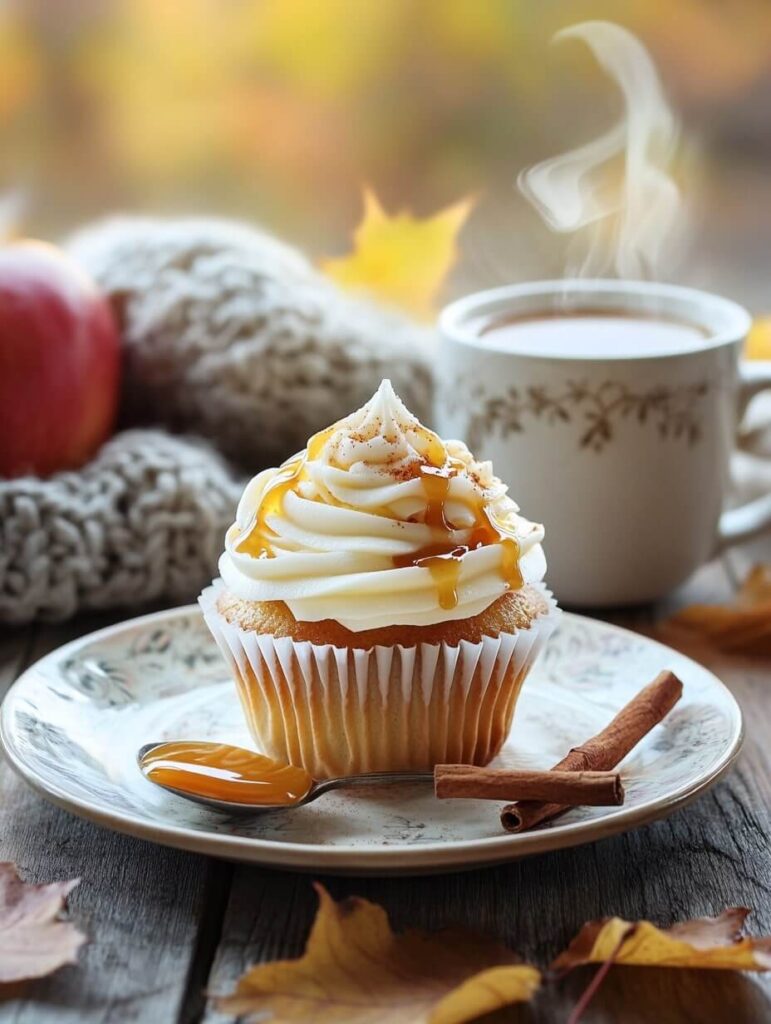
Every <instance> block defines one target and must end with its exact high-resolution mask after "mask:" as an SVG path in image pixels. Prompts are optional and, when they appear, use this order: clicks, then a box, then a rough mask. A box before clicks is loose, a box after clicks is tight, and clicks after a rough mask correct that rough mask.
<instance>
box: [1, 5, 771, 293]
mask: <svg viewBox="0 0 771 1024" xmlns="http://www.w3.org/2000/svg"><path fill="white" fill-rule="evenodd" d="M603 17H608V18H611V19H613V20H615V21H617V22H619V23H620V24H623V25H625V26H626V27H628V28H630V29H631V30H632V31H634V32H635V33H637V34H638V35H639V36H640V37H641V39H642V40H643V42H644V43H645V44H646V45H647V47H648V48H649V49H650V51H651V53H652V55H653V57H654V60H655V61H656V63H657V65H658V67H659V70H660V73H661V76H662V80H663V82H664V84H665V87H666V89H667V92H668V95H669V97H670V99H671V101H672V104H673V106H674V107H675V109H676V110H678V111H679V113H680V115H681V116H682V119H683V128H684V140H685V145H684V147H683V150H682V156H681V160H680V166H679V173H680V178H681V182H682V183H683V186H684V191H685V194H686V198H687V199H688V202H689V205H690V207H691V209H692V211H693V213H694V215H695V216H694V223H695V225H696V227H695V236H694V239H693V241H692V245H691V249H690V255H689V258H688V259H686V260H685V261H684V262H683V263H682V264H681V266H680V268H679V270H677V271H676V272H675V273H674V274H673V275H672V276H674V277H676V278H677V279H679V280H685V281H690V282H693V283H698V284H701V285H704V286H707V287H712V288H714V289H716V290H718V291H722V292H724V293H727V294H729V295H732V296H733V297H735V298H737V299H739V300H741V301H744V302H746V303H748V304H749V305H750V306H751V307H752V308H753V309H755V310H756V311H761V310H763V311H766V310H768V309H771V274H769V271H770V270H771V265H770V264H771V261H770V260H769V256H768V252H769V238H771V131H770V130H769V129H770V128H771V5H769V3H768V0H734V2H732V3H731V4H727V3H719V2H717V0H712V2H710V0H678V2H677V3H676V4H672V3H671V2H667V3H665V2H664V0H628V2H624V3H620V2H618V0H616V2H613V3H603V2H598V0H595V2H591V3H587V2H579V0H550V2H543V3H533V2H532V0H484V2H482V3H480V2H478V0H420V2H416V0H387V2H383V0H323V2H319V0H55V2H54V0H5V2H4V3H3V4H2V5H0V78H1V79H2V88H1V89H0V123H1V124H2V135H1V136H0V138H1V140H2V145H0V192H4V193H6V194H8V193H10V192H11V191H12V190H15V189H21V190H22V192H23V195H24V203H25V205H24V211H25V212H24V214H23V218H22V222H23V226H24V229H25V231H26V232H27V233H31V234H36V235H41V236H44V237H50V238H56V237H58V236H61V235H62V234H64V233H66V232H67V231H69V230H71V229H73V228H74V227H76V226H78V225H79V224H81V223H82V222H84V221H86V220H89V219H92V218H94V217H97V216H99V215H101V214H104V213H106V212H112V211H114V210H124V211H125V210H129V211H140V210H141V211H145V212H146V211H149V212H164V213H179V212H207V213H210V212H211V213H218V214H222V215H226V216H237V217H242V218H246V219H248V220H251V221H258V222H261V223H262V224H263V225H264V226H265V227H267V228H268V229H269V230H272V231H274V232H276V233H277V234H279V235H281V236H283V237H285V238H287V239H288V240H290V241H292V242H295V243H296V244H298V245H301V246H302V247H303V248H305V249H306V250H307V251H308V252H309V253H311V254H312V255H313V256H315V257H322V256H334V255H336V254H338V253H341V252H344V251H346V250H347V249H348V247H349V239H350V235H351V232H352V229H353V227H354V226H355V224H356V222H357V221H358V220H359V218H360V216H361V205H362V186H363V185H364V184H365V183H368V184H369V185H370V186H372V188H373V189H374V190H375V191H376V193H377V194H378V196H379V197H380V199H381V201H382V203H383V205H384V206H385V208H386V209H387V210H397V209H401V208H409V209H412V210H413V211H415V212H416V213H418V214H429V213H432V212H434V211H436V210H438V209H439V208H441V207H444V206H446V205H449V204H450V203H453V202H456V201H457V200H459V199H461V198H462V197H464V196H469V195H473V196H474V197H475V198H476V206H475V208H474V211H473V213H472V215H471V217H470V218H469V220H468V222H467V223H466V226H465V227H464V229H463V233H462V236H461V250H462V258H461V261H460V264H459V266H458V267H457V269H456V271H455V274H454V275H453V277H452V278H451V280H450V282H449V283H448V285H447V293H448V294H449V293H456V292H458V291H464V290H469V289H470V288H472V287H477V286H480V285H482V286H484V285H494V284H498V283H501V282H504V281H508V280H515V279H522V278H528V277H538V276H545V275H553V274H559V273H560V272H561V269H562V248H561V245H562V243H561V241H560V240H555V239H553V238H552V237H550V236H549V235H548V233H547V232H546V230H545V228H544V227H543V225H542V224H541V222H540V221H539V220H538V218H537V217H536V215H535V214H534V213H533V212H532V210H530V209H529V208H528V207H527V205H526V203H525V201H524V200H523V199H522V198H521V197H520V196H519V195H518V193H517V191H516V188H515V178H516V174H517V172H518V170H519V169H520V168H521V167H523V166H524V165H527V164H529V163H532V162H534V161H536V160H540V159H543V158H544V157H546V156H548V155H551V154H553V153H556V152H560V151H562V150H564V149H567V148H569V147H570V146H572V145H575V144H578V143H580V142H582V141H585V140H587V139H588V138H590V137H592V136H593V135H594V134H596V133H598V132H599V131H600V130H602V129H603V128H604V127H606V126H607V125H608V123H609V122H610V120H611V119H612V118H613V117H614V116H615V115H616V114H617V112H618V110H619V108H620V100H619V96H618V95H617V93H616V90H615V88H614V87H613V85H612V84H611V83H609V82H608V80H607V79H606V77H605V76H604V75H603V74H602V72H601V71H600V70H599V69H598V68H597V67H596V65H595V64H594V63H593V61H592V58H591V56H590V55H589V54H588V52H587V51H586V50H585V48H582V47H581V46H580V45H577V44H570V45H563V46H561V47H549V45H548V41H549V38H550V37H551V35H552V34H553V33H554V32H555V31H556V30H558V29H559V28H562V27H564V26H566V25H568V24H571V23H572V22H576V21H580V20H583V19H586V18H603Z"/></svg>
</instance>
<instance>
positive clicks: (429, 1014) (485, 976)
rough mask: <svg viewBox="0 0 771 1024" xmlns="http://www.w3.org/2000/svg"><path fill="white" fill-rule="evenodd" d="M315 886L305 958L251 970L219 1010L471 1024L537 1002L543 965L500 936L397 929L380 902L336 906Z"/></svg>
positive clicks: (293, 1022) (326, 1022)
mask: <svg viewBox="0 0 771 1024" xmlns="http://www.w3.org/2000/svg"><path fill="white" fill-rule="evenodd" d="M315 889H316V892H317V893H318V896H319V909H318V913H317V915H316V920H315V921H314V923H313V927H312V929H311V933H310V936H309V938H308V943H307V946H306V948H305V952H304V954H303V955H302V956H301V957H300V958H299V959H297V960H279V961H276V962H274V963H268V964H258V965H257V966H255V967H252V968H251V969H250V970H249V971H247V972H246V974H244V975H243V977H241V979H240V980H239V981H238V984H237V986H236V990H235V992H234V993H233V994H232V995H229V996H224V997H221V998H219V999H217V1006H218V1008H219V1009H221V1010H224V1011H225V1012H228V1013H233V1014H236V1015H239V1016H241V1015H242V1016H246V1017H251V1016H253V1015H255V1014H271V1016H268V1017H266V1018H265V1019H266V1020H269V1021H271V1022H272V1024H301V1022H306V1021H307V1022H313V1024H463V1022H464V1021H470V1020H472V1019H473V1018H475V1017H478V1016H480V1015H481V1014H484V1013H489V1012H491V1011H492V1010H496V1009H499V1008H500V1007H502V1006H507V1005H509V1004H510V1003H515V1002H525V1001H527V1000H529V999H531V998H532V996H533V994H534V993H535V992H536V990H537V989H538V987H539V985H540V980H541V975H540V972H539V971H538V970H537V969H536V968H534V967H531V966H529V965H528V964H523V963H521V962H520V961H519V960H518V958H517V957H516V956H515V955H514V954H513V953H512V952H510V951H509V950H508V949H506V948H505V947H504V946H502V945H501V944H500V943H498V942H496V941H495V940H493V939H490V938H486V937H485V936H481V935H476V934H474V933H472V932H465V931H461V930H459V929H446V930H443V931H439V932H435V933H433V934H428V933H424V932H418V931H413V930H410V931H406V932H403V933H402V934H399V935H395V934H394V933H393V932H392V931H391V928H390V925H389V923H388V917H387V916H386V912H385V911H384V910H383V908H382V907H380V906H378V905H377V904H375V903H370V902H368V901H367V900H363V899H359V898H358V897H351V898H349V899H346V900H343V901H342V902H340V903H336V902H335V901H334V900H333V899H332V897H331V896H330V895H329V893H328V892H327V891H326V889H324V888H323V886H321V885H316V886H315Z"/></svg>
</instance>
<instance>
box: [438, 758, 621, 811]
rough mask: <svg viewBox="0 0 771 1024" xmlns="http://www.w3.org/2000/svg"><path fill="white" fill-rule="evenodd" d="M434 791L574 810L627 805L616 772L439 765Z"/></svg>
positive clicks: (449, 795)
mask: <svg viewBox="0 0 771 1024" xmlns="http://www.w3.org/2000/svg"><path fill="white" fill-rule="evenodd" d="M434 790H435V792H436V795H437V797H438V798H439V799H440V800H445V799H457V798H459V797H460V798H465V799H468V800H545V801H549V802H550V803H559V804H567V805H569V806H571V807H574V806H580V805H590V806H593V807H598V806H602V807H608V806H610V805H613V804H616V805H617V804H622V803H623V802H624V787H623V786H622V785H621V777H620V776H619V775H618V773H616V772H547V771H538V772H533V771H510V770H507V769H496V768H475V767H474V766H473V765H468V764H438V765H436V766H435V768H434Z"/></svg>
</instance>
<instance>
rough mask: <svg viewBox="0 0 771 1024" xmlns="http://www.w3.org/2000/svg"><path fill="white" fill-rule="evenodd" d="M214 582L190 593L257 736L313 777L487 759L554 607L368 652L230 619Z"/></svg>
mask: <svg viewBox="0 0 771 1024" xmlns="http://www.w3.org/2000/svg"><path fill="white" fill-rule="evenodd" d="M221 588H222V583H221V581H220V580H215V582H214V584H213V585H212V586H211V587H207V588H206V589H205V590H204V592H203V593H202V594H201V596H200V597H199V599H198V600H199V604H200V606H201V609H202V611H203V615H204V618H205V620H206V623H207V625H208V626H209V629H210V630H211V632H212V634H213V636H214V638H215V640H216V641H217V644H218V645H219V648H220V650H221V651H222V653H223V655H224V656H225V658H226V660H227V661H228V663H229V665H230V667H231V670H232V672H233V676H234V678H235V680H236V683H237V688H238V693H239V696H240V699H241V704H242V706H243V709H244V714H245V716H246V720H247V723H248V725H249V729H250V731H251V733H252V736H253V738H254V740H255V743H256V744H257V746H258V747H259V749H260V750H262V751H263V752H264V753H266V754H268V755H269V756H270V757H274V758H277V759H279V760H281V761H285V762H289V763H291V764H296V765H302V766H303V767H304V768H306V769H307V770H308V771H309V772H310V773H311V774H312V775H313V776H314V777H315V778H324V777H330V776H337V775H347V774H353V773H356V772H370V771H389V770H398V769H405V768H412V769H422V768H431V767H432V766H433V765H434V764H439V763H461V764H487V763H488V762H489V761H490V760H491V759H492V758H493V757H494V756H495V755H496V754H497V753H498V751H499V750H500V748H501V746H502V745H503V742H504V740H505V739H506V736H507V735H508V733H509V730H510V728H511V722H512V718H513V715H514V709H515V706H516V702H517V698H518V696H519V692H520V689H521V687H522V683H523V682H524V680H525V677H526V675H527V673H528V672H529V670H530V667H531V666H532V664H533V662H534V661H535V660H536V658H537V657H538V655H539V654H540V653H541V651H542V650H543V648H544V646H545V644H546V641H547V640H548V638H549V636H550V635H551V633H552V631H553V629H554V627H555V625H556V622H557V619H558V617H559V609H558V608H557V605H556V602H555V601H554V600H553V598H552V596H551V594H550V593H549V592H548V591H547V590H546V589H545V588H541V589H542V592H543V593H544V596H545V597H546V598H547V600H548V602H549V606H550V609H549V612H548V613H547V614H545V615H541V616H539V617H538V618H537V619H534V620H533V621H532V623H531V624H530V626H529V628H528V629H523V630H518V631H517V632H515V633H502V634H500V636H497V637H492V636H489V637H484V638H483V639H482V640H481V641H479V642H478V643H472V642H470V641H466V640H461V641H460V643H459V644H458V646H451V645H450V644H447V643H440V644H428V643H423V644H417V645H415V646H412V647H403V646H401V645H400V644H396V645H394V646H392V647H382V646H377V647H373V648H371V649H369V650H360V649H357V648H342V647H334V646H332V645H331V644H313V643H311V642H310V641H307V640H305V641H294V640H292V639H291V638H289V637H273V636H270V635H267V634H259V633H255V632H254V631H250V630H245V629H242V628H241V627H240V626H238V625H235V624H232V623H229V622H228V621H227V619H225V617H224V616H223V615H221V614H220V613H219V612H218V611H217V607H216V602H217V595H218V593H219V592H220V590H221Z"/></svg>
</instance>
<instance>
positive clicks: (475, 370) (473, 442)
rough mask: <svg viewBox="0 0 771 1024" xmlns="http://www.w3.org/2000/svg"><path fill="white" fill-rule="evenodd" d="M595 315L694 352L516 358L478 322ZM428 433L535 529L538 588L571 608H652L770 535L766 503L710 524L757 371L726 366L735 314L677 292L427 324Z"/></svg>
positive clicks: (607, 285)
mask: <svg viewBox="0 0 771 1024" xmlns="http://www.w3.org/2000/svg"><path fill="white" fill-rule="evenodd" d="M566 307H567V308H569V309H570V310H580V309H582V308H583V309H592V310H598V309H601V310H603V311H607V312H616V313H619V312H621V313H627V314H632V315H634V314H635V313H641V314H643V315H648V316H650V315H651V314H656V315H659V316H662V317H667V318H672V319H674V320H678V321H682V322H686V323H691V324H694V325H696V326H698V327H701V328H702V329H703V330H704V331H705V332H706V335H707V336H706V338H705V340H704V343H703V344H702V345H700V346H698V347H697V348H689V349H688V350H687V351H683V352H675V353H671V354H667V355H640V356H637V355H634V354H631V355H630V354H625V355H622V356H619V357H617V358H616V357H611V358H606V357H603V358H591V357H589V358H586V357H581V356H580V355H576V356H572V355H571V356H570V357H568V358H565V357H562V356H544V355H530V354H527V355H525V354H519V353H516V352H507V351H505V350H502V348H501V346H500V345H498V346H496V345H491V344H490V342H489V340H486V338H485V336H484V335H483V334H482V333H481V330H480V324H482V323H484V322H487V323H490V322H494V321H496V320H499V319H500V318H502V317H507V316H514V317H516V316H517V315H528V314H530V315H533V314H538V313H543V312H547V311H559V310H564V309H565V308H566ZM439 324H440V330H441V335H442V347H441V354H440V358H439V361H438V380H437V401H436V414H435V421H436V423H435V425H436V427H437V430H438V431H439V432H440V433H441V434H442V435H443V436H444V437H459V438H461V439H463V440H465V441H466V442H467V443H468V445H469V447H470V448H471V450H472V451H473V452H474V453H475V454H476V455H477V456H478V457H479V458H482V459H492V461H493V465H494V467H495V471H496V473H497V475H498V476H500V477H501V478H502V479H503V480H504V481H505V482H506V483H508V484H509V487H510V492H511V495H512V497H513V498H514V499H515V500H516V501H517V502H519V503H520V505H521V506H522V511H523V514H524V515H526V516H527V517H528V518H529V519H534V520H537V521H541V522H543V523H544V525H545V527H546V540H545V542H544V548H545V551H546V557H547V562H548V572H547V582H548V583H549V585H550V586H551V588H552V589H553V590H554V593H555V595H556V596H557V598H558V600H560V601H562V602H563V603H565V604H568V605H574V606H584V607H587V606H601V605H624V604H635V603H639V602H644V601H651V600H655V599H657V598H660V597H662V596H663V595H664V594H666V593H668V592H669V591H670V590H671V589H672V588H674V587H676V586H677V585H678V584H679V583H681V582H682V581H683V580H685V579H686V578H687V577H688V576H689V575H690V574H691V573H692V572H693V571H694V570H695V569H697V568H698V567H699V566H700V565H701V564H702V563H703V562H705V561H706V560H708V559H709V558H710V557H711V556H712V555H714V554H715V552H716V551H717V550H718V549H719V547H720V546H722V545H725V544H729V543H732V542H736V541H739V540H743V539H745V538H746V537H749V536H752V535H754V534H756V533H758V532H760V531H761V530H763V529H765V528H766V527H768V526H769V525H770V524H771V496H769V497H767V498H761V499H759V500H758V501H755V502H753V503H751V504H750V505H747V506H743V507H742V508H738V509H732V510H730V511H723V509H724V505H725V499H726V489H727V482H728V468H729V458H730V454H731V451H732V450H733V448H734V446H735V443H736V432H737V427H738V423H739V420H740V417H741V415H742V413H743V411H744V409H745V408H746V404H747V402H748V401H749V399H750V398H751V397H752V396H753V395H754V394H756V393H757V392H759V391H761V390H763V389H765V388H768V387H771V365H770V364H768V363H765V364H742V365H740V362H739V356H740V352H741V347H742V342H743V341H744V339H745V337H746V334H747V330H748V328H749V325H750V317H749V314H748V313H747V312H746V311H745V310H744V309H742V307H741V306H738V305H736V303H734V302H730V301H728V300H727V299H722V298H719V297H718V296H715V295H710V294H708V293H706V292H701V291H697V290H695V289H692V288H682V287H678V286H674V285H665V284H654V283H647V282H634V281H612V280H607V281H581V280H577V281H541V282H536V283H526V284H518V285H511V286H508V287H505V288H496V289H494V290H492V291H486V292H480V293H478V294H475V295H470V296H468V297H466V298H463V299H460V300H458V301H457V302H454V303H452V304H451V305H449V306H448V307H447V308H446V309H445V310H444V311H443V313H442V315H441V318H440V321H439Z"/></svg>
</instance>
